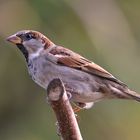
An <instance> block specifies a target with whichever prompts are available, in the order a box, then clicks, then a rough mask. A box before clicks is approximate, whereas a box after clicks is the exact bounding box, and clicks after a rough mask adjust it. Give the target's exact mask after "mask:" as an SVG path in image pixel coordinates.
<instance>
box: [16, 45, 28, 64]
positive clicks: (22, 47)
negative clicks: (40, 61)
mask: <svg viewBox="0 0 140 140" xmlns="http://www.w3.org/2000/svg"><path fill="white" fill-rule="evenodd" d="M16 45H17V47H18V48H19V50H20V51H21V52H22V53H23V55H24V57H25V59H26V62H27V63H28V56H29V54H28V51H27V50H26V48H25V47H24V46H23V45H22V44H16Z"/></svg>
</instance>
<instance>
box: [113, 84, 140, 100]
mask: <svg viewBox="0 0 140 140" xmlns="http://www.w3.org/2000/svg"><path fill="white" fill-rule="evenodd" d="M110 89H111V93H113V96H114V97H115V98H120V99H131V100H136V101H138V102H140V94H139V93H137V92H135V91H132V90H130V89H129V88H128V87H127V86H118V87H114V86H110Z"/></svg>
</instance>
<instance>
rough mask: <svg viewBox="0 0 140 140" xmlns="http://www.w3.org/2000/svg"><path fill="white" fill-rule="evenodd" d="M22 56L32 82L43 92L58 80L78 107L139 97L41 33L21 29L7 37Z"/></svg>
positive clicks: (91, 63) (96, 66)
mask: <svg viewBox="0 0 140 140" xmlns="http://www.w3.org/2000/svg"><path fill="white" fill-rule="evenodd" d="M7 40H8V41H10V42H12V43H14V44H15V45H16V46H17V47H18V48H19V49H20V50H21V52H22V53H23V55H24V56H25V58H26V62H27V65H28V71H29V74H30V75H31V77H32V79H33V80H34V81H35V82H36V83H37V84H38V85H40V86H41V87H43V88H44V89H47V86H48V84H49V82H50V81H51V80H52V79H54V78H60V79H61V80H62V81H63V83H64V85H65V88H66V91H67V94H68V95H69V96H70V99H71V100H72V101H73V102H75V103H76V104H77V105H78V106H79V107H80V108H90V107H91V106H92V105H93V103H95V102H97V101H100V100H102V99H114V98H119V99H134V100H136V101H140V94H137V93H136V92H134V91H132V90H130V89H129V88H128V87H127V85H125V84H124V83H123V82H121V81H120V80H118V79H116V78H115V77H114V76H113V75H112V74H111V73H109V72H108V71H106V70H105V69H103V68H102V67H100V66H99V65H97V64H95V63H94V62H92V61H90V60H88V59H86V58H84V57H82V56H81V55H79V54H77V53H75V52H73V51H71V50H69V49H66V48H64V47H61V46H58V45H55V44H54V43H53V42H52V41H51V40H49V39H48V38H47V37H46V36H44V35H43V34H41V33H39V32H37V31H32V30H23V31H19V32H17V33H16V34H14V35H12V36H10V37H8V38H7Z"/></svg>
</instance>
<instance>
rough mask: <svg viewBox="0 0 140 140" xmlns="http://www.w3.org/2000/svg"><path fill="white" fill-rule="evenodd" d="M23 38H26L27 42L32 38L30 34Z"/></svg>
mask: <svg viewBox="0 0 140 140" xmlns="http://www.w3.org/2000/svg"><path fill="white" fill-rule="evenodd" d="M25 37H26V39H27V40H30V39H32V38H33V37H32V35H31V34H26V35H25Z"/></svg>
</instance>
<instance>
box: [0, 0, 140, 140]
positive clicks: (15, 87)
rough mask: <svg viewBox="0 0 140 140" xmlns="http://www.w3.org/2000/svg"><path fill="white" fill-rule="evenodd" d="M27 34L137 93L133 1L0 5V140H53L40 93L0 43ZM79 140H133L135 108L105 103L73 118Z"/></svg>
mask: <svg viewBox="0 0 140 140" xmlns="http://www.w3.org/2000/svg"><path fill="white" fill-rule="evenodd" d="M23 29H33V30H38V31H40V32H42V33H44V34H45V35H47V36H48V37H49V38H50V39H51V40H53V41H54V42H55V43H56V44H59V45H63V46H65V47H67V48H70V49H72V50H74V51H76V52H78V53H80V54H82V55H83V56H85V57H87V58H89V59H90V60H93V61H94V62H96V63H98V64H99V65H101V66H103V67H104V68H106V69H107V70H108V71H110V72H111V73H113V74H114V75H115V76H116V77H117V78H119V79H121V80H122V81H123V82H125V83H126V84H128V85H129V87H130V88H132V89H135V90H136V91H139V92H140V1H139V0H0V139H1V140H58V139H59V138H58V136H57V134H56V126H55V122H56V120H55V116H54V114H53V111H52V110H51V108H50V107H49V105H48V104H47V103H46V101H45V98H46V93H45V91H44V90H43V89H41V88H40V87H39V86H37V85H36V84H35V83H34V82H33V81H32V80H31V79H30V77H29V75H28V73H27V68H26V64H25V60H24V58H23V56H22V55H21V53H20V52H19V50H17V49H16V47H15V46H14V45H11V44H10V43H8V42H6V41H5V38H6V37H7V36H9V35H11V34H13V33H15V32H17V31H19V30H23ZM79 117H80V121H79V125H80V129H81V132H82V135H83V138H84V140H94V139H97V140H139V139H140V104H139V103H137V102H134V101H124V100H109V101H107V100H106V101H103V102H100V103H97V104H95V106H94V107H93V108H92V109H90V110H86V111H82V112H80V113H79Z"/></svg>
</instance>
